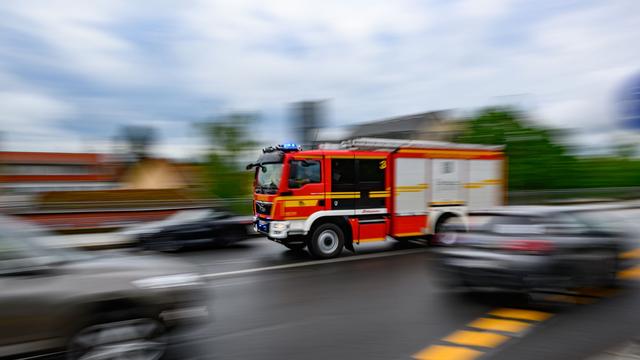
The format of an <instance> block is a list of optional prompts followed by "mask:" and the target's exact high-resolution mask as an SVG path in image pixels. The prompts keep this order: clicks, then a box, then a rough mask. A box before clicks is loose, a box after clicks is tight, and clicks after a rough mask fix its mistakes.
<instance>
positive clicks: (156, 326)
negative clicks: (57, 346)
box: [67, 318, 167, 360]
mask: <svg viewBox="0 0 640 360" xmlns="http://www.w3.org/2000/svg"><path fill="white" fill-rule="evenodd" d="M166 351H167V339H166V336H165V328H164V326H163V325H162V323H161V322H160V321H158V320H156V319H152V318H141V319H132V320H124V321H116V322H105V323H97V324H92V325H89V326H87V327H85V328H83V329H81V330H80V331H78V332H77V333H76V334H75V335H74V336H73V337H72V338H71V341H70V342H69V347H68V351H67V359H69V360H111V359H113V360H116V359H123V360H127V359H131V360H134V359H135V360H158V359H161V358H162V357H163V356H164V354H165V353H166Z"/></svg>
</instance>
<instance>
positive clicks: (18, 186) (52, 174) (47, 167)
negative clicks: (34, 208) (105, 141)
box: [0, 151, 117, 193]
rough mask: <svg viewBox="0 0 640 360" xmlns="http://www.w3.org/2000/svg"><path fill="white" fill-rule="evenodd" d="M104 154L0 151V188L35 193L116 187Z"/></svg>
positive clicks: (112, 170)
mask: <svg viewBox="0 0 640 360" xmlns="http://www.w3.org/2000/svg"><path fill="white" fill-rule="evenodd" d="M114 175H115V173H114V168H113V166H112V164H111V163H110V162H109V161H108V158H107V156H106V155H104V154H93V153H57V152H17V151H0V190H1V191H2V192H3V193H37V192H45V191H60V190H103V189H110V188H114V187H116V186H117V185H116V183H115V177H114Z"/></svg>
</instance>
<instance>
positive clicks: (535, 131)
mask: <svg viewBox="0 0 640 360" xmlns="http://www.w3.org/2000/svg"><path fill="white" fill-rule="evenodd" d="M558 135H559V133H558V132H557V131H552V130H549V129H544V128H542V127H538V126H533V125H531V124H528V123H527V122H526V120H524V117H523V116H522V114H521V113H519V112H517V111H515V110H513V109H509V108H491V109H486V110H483V111H481V112H480V113H479V114H478V116H476V117H475V118H473V119H471V120H470V121H469V122H468V123H467V127H466V130H465V131H464V132H463V133H462V134H461V135H460V136H459V137H458V138H457V139H456V141H458V142H464V143H475V144H492V145H504V146H505V154H506V156H507V158H508V167H507V168H508V171H509V174H508V175H509V178H508V184H509V188H510V189H512V190H514V189H515V190H534V189H557V188H568V187H573V186H575V183H573V182H572V181H573V180H574V179H575V175H576V174H575V173H576V168H577V164H576V159H575V158H574V157H573V156H570V155H568V153H567V151H566V149H565V147H564V146H562V145H561V144H559V143H557V142H556V141H555V137H557V136H558Z"/></svg>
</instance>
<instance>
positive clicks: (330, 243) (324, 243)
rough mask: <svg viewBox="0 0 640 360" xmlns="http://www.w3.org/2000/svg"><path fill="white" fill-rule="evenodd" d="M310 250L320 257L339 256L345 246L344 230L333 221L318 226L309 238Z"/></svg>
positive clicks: (316, 256) (314, 255)
mask: <svg viewBox="0 0 640 360" xmlns="http://www.w3.org/2000/svg"><path fill="white" fill-rule="evenodd" d="M308 245H309V252H310V253H311V255H313V257H315V258H318V259H330V258H334V257H337V256H338V255H340V253H341V252H342V248H344V232H343V231H342V229H341V228H340V227H339V226H338V225H336V224H332V223H326V224H322V225H320V226H318V227H317V228H316V229H315V230H314V231H313V234H312V235H311V238H310V239H309V244H308Z"/></svg>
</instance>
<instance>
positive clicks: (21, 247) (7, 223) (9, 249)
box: [0, 217, 93, 272]
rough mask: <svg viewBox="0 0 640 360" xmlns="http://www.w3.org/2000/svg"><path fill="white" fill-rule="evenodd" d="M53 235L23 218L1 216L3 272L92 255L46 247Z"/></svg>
mask: <svg viewBox="0 0 640 360" xmlns="http://www.w3.org/2000/svg"><path fill="white" fill-rule="evenodd" d="M51 236H52V235H51V234H49V233H47V232H46V231H43V230H41V228H40V227H38V226H34V225H32V224H30V223H27V222H23V221H16V220H13V219H10V218H5V217H1V218H0V271H2V272H5V271H8V270H12V269H18V268H21V267H27V266H39V265H46V264H51V263H56V262H65V261H79V260H86V259H91V258H93V256H92V255H88V254H85V253H82V252H78V251H73V250H66V249H64V250H63V249H57V248H53V247H50V246H47V245H46V243H47V240H48V239H50V238H51Z"/></svg>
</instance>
